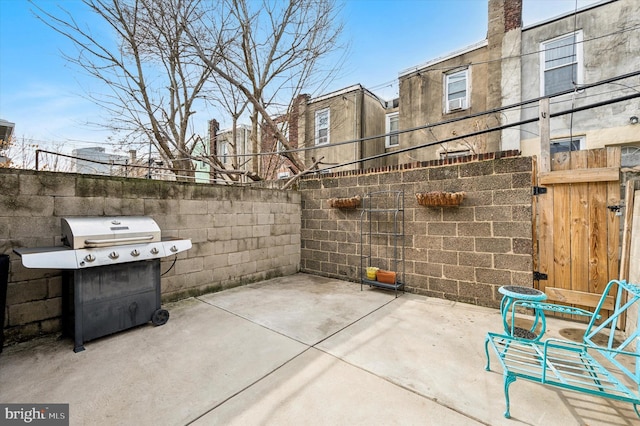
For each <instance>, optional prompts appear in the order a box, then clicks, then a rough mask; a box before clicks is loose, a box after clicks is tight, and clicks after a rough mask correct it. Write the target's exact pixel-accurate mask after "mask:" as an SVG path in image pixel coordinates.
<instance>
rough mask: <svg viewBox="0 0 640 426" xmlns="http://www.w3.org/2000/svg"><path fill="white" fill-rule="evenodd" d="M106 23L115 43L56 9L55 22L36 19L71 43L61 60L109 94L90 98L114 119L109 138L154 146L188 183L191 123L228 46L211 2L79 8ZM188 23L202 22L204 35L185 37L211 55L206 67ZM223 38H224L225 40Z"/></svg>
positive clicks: (120, 1) (95, 1)
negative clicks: (124, 136)
mask: <svg viewBox="0 0 640 426" xmlns="http://www.w3.org/2000/svg"><path fill="white" fill-rule="evenodd" d="M83 3H84V4H85V5H86V6H87V8H88V9H89V10H90V11H92V12H93V13H94V14H95V15H96V16H97V17H98V18H99V21H100V22H102V23H105V24H106V25H107V28H108V29H109V31H110V32H111V33H112V34H115V36H116V40H115V42H114V41H113V40H112V39H111V38H109V37H105V36H104V34H103V35H98V34H96V31H95V30H94V29H92V28H89V27H87V26H85V25H82V24H80V23H79V22H77V21H76V19H74V17H73V16H72V15H71V14H69V13H68V12H66V11H65V10H64V9H61V12H60V14H58V15H54V14H53V13H52V12H49V11H45V10H44V9H42V8H41V7H40V6H36V8H37V9H38V11H39V12H38V17H39V18H40V19H41V20H42V21H43V22H45V24H47V25H48V26H49V27H51V28H52V29H54V30H55V31H57V32H59V33H60V34H62V35H64V36H66V37H68V38H69V39H70V40H71V41H73V43H74V44H75V45H76V47H77V48H78V54H77V55H76V56H70V55H68V54H67V55H66V56H67V59H68V60H69V61H71V62H72V63H73V64H76V65H78V66H79V67H81V68H82V69H83V70H85V71H86V72H88V73H89V74H90V75H91V76H93V77H95V78H96V79H98V80H101V81H102V82H104V83H105V84H106V87H108V88H109V89H110V93H108V94H100V95H96V94H91V95H89V96H90V98H91V99H92V100H94V101H95V102H96V103H97V104H99V105H101V106H102V107H104V108H106V109H107V110H108V111H110V112H111V113H112V116H113V120H112V122H111V125H112V126H113V128H114V130H117V131H124V132H128V134H129V137H130V138H132V139H133V140H138V141H142V143H145V142H146V143H152V144H153V145H154V146H155V148H156V150H157V151H158V152H159V154H160V155H161V157H162V158H163V159H164V160H165V161H166V162H167V163H168V164H169V165H170V166H171V168H172V169H174V171H175V173H176V175H178V176H181V175H182V176H184V177H186V178H189V177H192V176H193V169H194V167H193V163H192V161H191V159H190V154H191V151H192V149H193V146H194V145H193V143H192V141H193V140H194V131H193V128H192V127H193V124H192V116H193V114H195V112H196V110H195V107H196V105H198V103H199V102H204V101H206V99H205V97H206V94H207V89H208V87H207V84H208V82H209V81H210V77H211V73H212V71H213V68H212V65H216V64H217V63H218V61H219V52H220V51H221V49H222V48H223V47H224V45H225V44H226V43H228V41H226V40H228V39H232V38H233V36H234V34H233V31H227V29H226V27H225V23H224V20H223V19H220V18H218V19H210V18H211V17H212V16H222V15H218V14H217V11H216V10H215V8H216V7H217V4H216V2H212V1H210V0H209V1H205V0H83ZM188 22H203V23H204V22H207V30H206V31H202V29H198V28H194V27H190V28H191V29H192V31H193V32H192V33H191V34H190V37H196V38H198V39H199V40H201V41H202V42H206V43H207V45H208V46H210V48H211V51H210V52H211V53H210V57H209V61H208V62H203V61H201V60H200V59H199V56H198V55H197V54H196V52H194V50H193V49H192V47H191V43H190V40H191V39H190V38H188V37H187V36H186V35H185V33H184V29H185V28H187V23H188ZM225 37H227V38H225Z"/></svg>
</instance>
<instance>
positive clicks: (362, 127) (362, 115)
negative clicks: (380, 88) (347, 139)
mask: <svg viewBox="0 0 640 426" xmlns="http://www.w3.org/2000/svg"><path fill="white" fill-rule="evenodd" d="M356 132H357V130H356ZM356 137H357V138H358V139H359V140H360V141H359V142H358V143H357V144H356V146H357V147H358V150H359V151H360V152H359V153H358V160H360V159H362V157H363V153H364V141H363V140H362V138H364V88H363V87H360V134H359V135H356ZM358 169H360V170H362V169H364V164H362V161H358Z"/></svg>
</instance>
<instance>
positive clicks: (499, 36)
mask: <svg viewBox="0 0 640 426" xmlns="http://www.w3.org/2000/svg"><path fill="white" fill-rule="evenodd" d="M488 15H489V16H488V17H489V21H488V30H487V45H488V46H487V48H488V52H489V64H488V70H487V71H488V72H487V74H488V76H489V78H488V93H487V108H488V109H494V108H499V107H501V106H502V105H509V104H513V103H517V102H519V101H520V100H521V98H520V96H521V88H522V87H521V86H522V82H521V66H522V64H521V59H520V55H522V0H489V10H488ZM519 119H520V116H519V112H517V111H509V112H505V113H504V114H502V115H501V118H500V120H501V122H515V121H518V120H519ZM487 144H488V145H489V146H499V150H505V151H506V150H511V149H520V138H519V132H516V131H513V130H511V131H503V132H500V133H498V132H493V133H491V134H490V135H489V136H488V137H487Z"/></svg>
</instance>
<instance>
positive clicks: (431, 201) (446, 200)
mask: <svg viewBox="0 0 640 426" xmlns="http://www.w3.org/2000/svg"><path fill="white" fill-rule="evenodd" d="M464 196H465V193H464V192H445V191H431V192H417V193H416V200H418V204H420V205H421V206H428V207H457V206H459V205H460V203H462V200H464Z"/></svg>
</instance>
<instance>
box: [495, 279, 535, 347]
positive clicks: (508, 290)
mask: <svg viewBox="0 0 640 426" xmlns="http://www.w3.org/2000/svg"><path fill="white" fill-rule="evenodd" d="M498 292H500V294H502V301H501V302H500V314H502V325H503V326H504V331H505V333H506V334H507V335H509V336H513V337H520V338H523V339H529V340H539V339H540V338H541V337H542V335H543V334H544V332H545V330H546V327H547V324H546V319H545V316H544V310H543V309H534V312H535V319H534V321H533V325H532V326H531V328H530V329H528V330H527V329H526V328H522V327H516V326H515V320H516V319H515V314H516V303H515V302H517V301H528V302H542V301H544V300H546V299H547V295H546V294H544V293H543V292H542V291H540V290H537V289H535V288H531V287H522V286H517V285H506V286H502V287H500V288H499V289H498ZM509 313H511V315H510V319H511V324H509ZM538 323H540V324H541V326H542V329H541V331H540V333H539V334H536V333H535V330H536V328H537V326H538Z"/></svg>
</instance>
